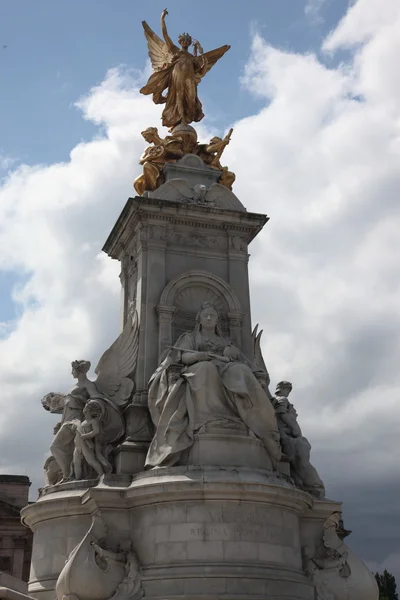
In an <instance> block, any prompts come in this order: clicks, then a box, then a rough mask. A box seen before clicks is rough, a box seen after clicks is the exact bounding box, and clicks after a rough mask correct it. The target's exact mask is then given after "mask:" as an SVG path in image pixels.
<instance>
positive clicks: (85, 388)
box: [42, 311, 139, 483]
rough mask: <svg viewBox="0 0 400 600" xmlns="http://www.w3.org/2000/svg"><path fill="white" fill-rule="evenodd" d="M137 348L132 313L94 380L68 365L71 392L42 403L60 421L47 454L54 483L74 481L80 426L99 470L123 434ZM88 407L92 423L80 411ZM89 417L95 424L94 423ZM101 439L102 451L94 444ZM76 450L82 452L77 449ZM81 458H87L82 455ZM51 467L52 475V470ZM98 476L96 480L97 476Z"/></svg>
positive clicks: (80, 363)
mask: <svg viewBox="0 0 400 600" xmlns="http://www.w3.org/2000/svg"><path fill="white" fill-rule="evenodd" d="M138 348H139V324H138V315H137V312H136V311H134V312H133V314H131V315H130V317H129V318H128V320H127V323H126V325H125V327H124V329H123V331H122V333H121V334H120V335H119V336H118V338H117V339H116V340H115V342H114V343H113V344H112V345H111V346H110V348H109V349H108V350H106V352H104V354H103V356H102V357H101V358H100V360H99V363H98V365H97V367H96V369H95V373H96V374H97V379H96V380H95V381H91V380H90V379H88V377H87V373H88V371H89V369H90V366H91V365H90V362H89V361H87V360H74V361H73V362H72V363H71V366H72V376H73V377H74V378H75V379H76V380H77V383H76V385H75V386H74V387H73V388H72V390H71V391H70V392H69V393H68V394H59V393H54V392H51V393H50V394H47V395H46V396H44V398H43V399H42V405H43V407H44V408H45V410H48V411H49V412H52V413H58V414H60V413H61V414H62V418H61V421H60V422H59V423H58V424H57V425H56V426H55V428H54V434H55V436H54V439H53V442H52V444H51V447H50V451H51V454H52V456H53V458H54V460H55V461H56V463H57V465H58V467H59V480H58V483H60V482H61V481H66V480H70V479H73V478H74V477H75V475H74V469H73V457H74V450H75V451H76V450H77V448H78V446H77V443H76V442H77V437H78V435H79V434H80V436H81V438H82V425H84V429H85V435H84V438H83V439H85V440H86V444H87V445H88V446H90V445H92V446H93V449H94V450H93V451H94V452H95V453H96V452H97V455H96V457H95V458H96V460H97V463H100V464H101V463H102V462H104V461H102V457H104V456H105V455H107V450H109V449H111V444H113V443H115V442H117V441H118V440H119V439H120V438H121V437H122V435H123V434H124V431H125V423H124V418H123V415H122V409H123V408H124V407H125V406H126V405H127V403H128V402H129V400H130V398H131V396H132V393H133V391H134V382H133V375H134V373H135V370H136V364H137V356H138ZM89 403H90V407H91V411H90V412H91V417H92V418H91V420H90V419H89V420H88V410H85V409H86V407H87V406H88V405H89ZM93 411H94V415H95V418H96V419H97V422H95V421H94V417H93ZM85 413H86V414H85ZM96 438H97V439H96ZM100 439H101V445H100V444H99V443H98V442H99V440H100ZM81 448H83V449H84V447H83V446H82V444H81ZM78 450H79V448H78ZM83 454H84V458H86V456H85V453H83ZM75 455H76V452H75ZM88 456H89V453H88ZM47 462H48V461H46V463H47ZM75 462H77V461H75ZM86 462H88V461H87V460H86ZM93 463H94V458H93ZM89 464H90V463H89ZM49 467H50V465H49ZM51 467H52V470H53V472H54V464H53V465H51ZM86 471H88V469H86ZM104 472H105V471H104ZM97 474H98V475H100V472H98V473H97ZM56 479H57V478H56ZM60 479H61V481H60ZM53 481H54V476H53Z"/></svg>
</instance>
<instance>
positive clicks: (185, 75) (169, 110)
mask: <svg viewBox="0 0 400 600" xmlns="http://www.w3.org/2000/svg"><path fill="white" fill-rule="evenodd" d="M167 14H168V11H167V9H165V10H163V12H162V15H161V30H162V34H163V37H164V41H163V40H161V39H160V38H159V37H158V35H157V34H156V33H154V31H153V30H152V29H151V28H150V27H149V25H148V24H147V23H146V21H143V22H142V25H143V29H144V34H145V36H146V39H147V45H148V49H149V56H150V60H151V64H152V67H153V70H154V73H153V74H152V75H151V77H150V78H149V80H148V82H147V84H146V85H145V86H144V87H142V89H141V90H140V92H141V93H142V94H145V95H148V94H153V102H154V103H155V104H165V108H164V110H163V113H162V124H163V125H165V126H166V127H170V128H171V129H173V128H174V127H175V126H176V125H179V124H180V123H182V124H184V125H188V124H189V123H192V121H195V122H198V121H201V119H202V118H203V117H204V114H203V110H202V105H201V102H200V100H199V98H198V96H197V86H198V84H199V83H200V81H201V79H202V78H203V77H204V76H205V75H206V73H208V71H209V70H210V69H211V68H212V67H213V66H214V65H215V63H216V62H217V61H218V60H219V59H220V58H221V57H222V56H223V55H224V54H225V52H227V51H228V50H229V48H230V46H228V45H225V46H221V47H220V48H216V49H215V50H210V51H209V52H203V49H202V47H201V46H200V44H199V42H197V41H195V40H192V38H191V36H190V35H189V34H188V33H182V34H181V35H180V36H179V38H178V42H179V45H180V48H178V47H177V46H176V45H175V44H174V43H173V41H172V40H171V38H170V37H169V35H168V31H167V26H166V24H165V17H166V15H167ZM192 45H193V47H194V51H193V54H192V53H191V52H189V48H190V46H192ZM198 52H199V54H200V55H199V56H197V53H198ZM165 90H168V91H167V94H166V95H163V92H164V91H165Z"/></svg>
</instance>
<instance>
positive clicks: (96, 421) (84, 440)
mask: <svg viewBox="0 0 400 600" xmlns="http://www.w3.org/2000/svg"><path fill="white" fill-rule="evenodd" d="M103 412H104V411H103V410H102V406H101V404H100V403H99V402H98V401H96V400H89V402H88V403H87V404H86V406H85V408H84V409H83V416H84V421H77V422H76V429H75V440H74V442H75V450H74V454H73V475H74V479H82V474H83V472H84V470H83V467H84V464H85V463H87V465H89V467H92V469H94V470H95V472H96V474H97V475H98V476H99V477H101V475H104V474H105V473H110V472H111V465H110V463H109V462H108V460H107V457H106V455H105V452H104V450H103V443H102V442H103V435H104V434H103V431H102V420H103Z"/></svg>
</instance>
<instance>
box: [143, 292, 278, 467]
mask: <svg viewBox="0 0 400 600" xmlns="http://www.w3.org/2000/svg"><path fill="white" fill-rule="evenodd" d="M218 321H219V319H218V313H217V311H216V309H215V307H214V306H213V305H212V304H211V303H208V302H206V303H205V304H203V305H202V308H201V310H200V311H199V313H198V315H197V317H196V326H195V328H194V329H193V331H191V332H189V333H185V334H184V335H182V336H181V337H180V338H179V339H178V340H177V342H176V343H175V346H174V347H172V348H171V349H170V350H169V351H168V353H167V356H166V357H165V359H164V360H163V361H162V363H161V364H160V366H159V367H158V368H157V370H156V371H155V373H154V374H153V375H152V377H151V378H150V382H149V395H148V403H149V410H150V414H151V417H152V419H153V422H154V424H155V426H156V433H155V436H154V438H153V441H152V443H151V445H150V448H149V451H148V454H147V461H146V464H147V466H149V467H154V466H160V465H173V464H175V463H177V461H178V460H179V457H180V454H181V453H182V451H184V450H186V449H187V448H190V446H191V445H192V444H193V441H194V434H195V433H196V432H198V431H199V430H201V428H202V427H204V426H205V425H207V424H210V423H218V425H222V426H225V427H228V428H229V427H230V426H231V427H233V428H236V429H237V427H238V424H239V427H240V426H243V424H244V425H245V426H247V428H248V429H249V430H251V431H252V432H253V433H254V434H255V435H256V436H257V437H258V438H259V439H261V440H262V441H263V443H264V445H265V448H266V450H267V452H268V454H269V456H270V459H271V462H272V464H273V465H274V466H276V463H277V462H278V461H279V459H280V457H281V449H280V445H279V432H278V425H277V421H276V417H275V411H274V408H273V406H272V404H271V402H270V400H269V399H268V396H267V394H266V392H265V390H264V389H263V387H262V386H261V384H260V382H259V381H258V379H257V375H258V372H257V368H256V367H254V366H253V365H252V364H251V363H250V362H249V361H248V360H247V358H246V357H245V356H244V355H243V354H242V353H241V352H240V350H239V349H238V348H236V347H235V346H234V345H233V344H232V343H231V342H230V340H228V339H226V338H225V337H224V335H223V334H222V332H221V329H220V326H219V323H218ZM171 367H172V370H175V369H176V368H178V376H177V377H175V380H173V378H172V377H171V373H170V371H171ZM175 372H176V371H175ZM260 375H265V374H264V373H263V374H260Z"/></svg>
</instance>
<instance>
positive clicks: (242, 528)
mask: <svg viewBox="0 0 400 600" xmlns="http://www.w3.org/2000/svg"><path fill="white" fill-rule="evenodd" d="M207 440H209V438H205V442H207ZM201 443H202V442H201V441H200V444H201ZM123 481H124V478H123V477H122V478H121V476H119V477H118V476H114V477H113V478H112V480H111V478H110V480H108V479H107V478H104V479H102V480H101V481H100V483H99V484H98V485H97V486H96V487H89V488H87V489H86V490H82V488H81V485H77V486H76V488H75V489H74V488H73V482H70V483H69V484H68V490H66V489H65V490H64V489H63V490H61V489H60V491H58V489H57V486H54V487H53V488H47V493H46V494H45V495H43V496H41V497H40V498H39V500H38V501H37V502H36V503H35V504H32V505H30V506H27V507H26V508H25V509H24V510H23V512H22V516H23V522H24V523H25V524H26V525H28V526H29V527H31V528H32V529H33V531H34V543H33V555H32V569H31V580H30V583H29V594H30V595H31V596H33V597H34V598H36V599H40V600H54V598H55V592H54V590H55V586H56V582H57V579H58V576H59V574H60V572H61V570H62V569H63V567H64V564H65V561H66V559H67V557H68V556H69V554H70V552H71V551H72V550H73V549H74V547H76V545H77V544H79V543H80V542H81V540H82V539H83V538H84V536H85V534H86V533H87V532H88V530H89V528H90V526H91V523H92V515H101V518H102V519H103V521H104V522H105V524H106V529H107V534H106V540H105V542H103V543H106V545H107V548H109V549H111V550H116V549H117V548H118V546H119V545H120V544H121V543H125V542H127V541H128V540H129V541H130V542H131V544H132V547H133V549H134V550H135V552H136V554H137V557H138V559H139V562H140V565H141V584H142V588H143V591H144V594H145V596H144V597H145V598H146V600H165V599H166V598H168V600H199V599H202V600H215V598H216V597H218V598H219V599H220V600H222V599H224V600H233V599H236V600H239V599H240V600H265V599H266V598H268V599H271V600H279V599H282V600H283V599H285V600H314V598H315V588H314V584H313V582H312V580H311V578H310V577H309V576H307V574H306V573H305V571H304V563H303V553H304V549H305V548H307V551H308V552H311V556H314V555H317V553H318V552H319V548H320V547H321V543H322V540H323V537H322V536H323V531H324V523H325V521H326V519H327V518H328V517H329V516H330V515H332V513H334V512H340V511H341V505H340V504H339V503H337V502H332V501H329V500H324V501H319V500H316V499H314V498H312V496H310V495H309V494H307V493H305V492H303V491H301V490H298V489H296V488H295V487H294V486H293V484H291V483H290V482H289V481H288V480H287V479H286V478H282V477H279V475H278V474H272V473H268V472H266V471H265V470H262V471H261V470H260V471H257V470H254V469H253V470H252V469H246V468H244V467H242V468H238V467H229V466H225V467H211V466H209V467H196V466H191V467H189V466H177V467H160V468H154V469H152V470H150V471H146V472H142V473H139V474H137V475H136V476H134V477H133V480H132V483H131V484H130V485H126V487H124V486H123ZM118 482H120V484H121V485H120V487H118ZM81 483H82V482H79V484H81ZM61 487H62V486H60V488H61ZM353 557H354V555H352V562H351V565H350V566H351V571H352V574H351V577H350V578H348V579H346V581H345V582H344V583H343V586H345V587H343V590H341V589H340V585H342V582H341V581H339V584H338V583H337V580H338V579H340V578H339V576H338V574H337V572H335V574H334V577H335V578H336V579H334V581H333V582H330V580H329V577H330V574H329V573H325V572H324V575H325V576H326V577H327V580H326V581H327V585H328V586H329V590H334V592H335V594H336V590H337V591H338V594H336V595H335V594H334V595H333V597H334V598H335V600H345V599H348V598H349V597H351V598H352V600H353V599H354V600H375V595H374V590H375V588H374V586H375V587H376V584H375V582H374V581H370V580H369V579H368V576H370V577H372V579H373V576H372V575H371V574H369V575H368V569H367V568H366V567H365V566H364V565H362V563H361V561H359V560H358V559H357V558H356V557H354V561H353ZM360 565H361V566H360ZM82 573H83V575H84V573H85V569H84V568H83V570H82ZM87 585H88V586H90V581H88V582H87ZM335 586H336V587H335ZM348 590H351V591H352V595H351V596H348V595H346V594H347V591H348ZM371 590H372V594H371ZM77 595H79V594H77ZM104 600H108V599H107V598H104Z"/></svg>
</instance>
